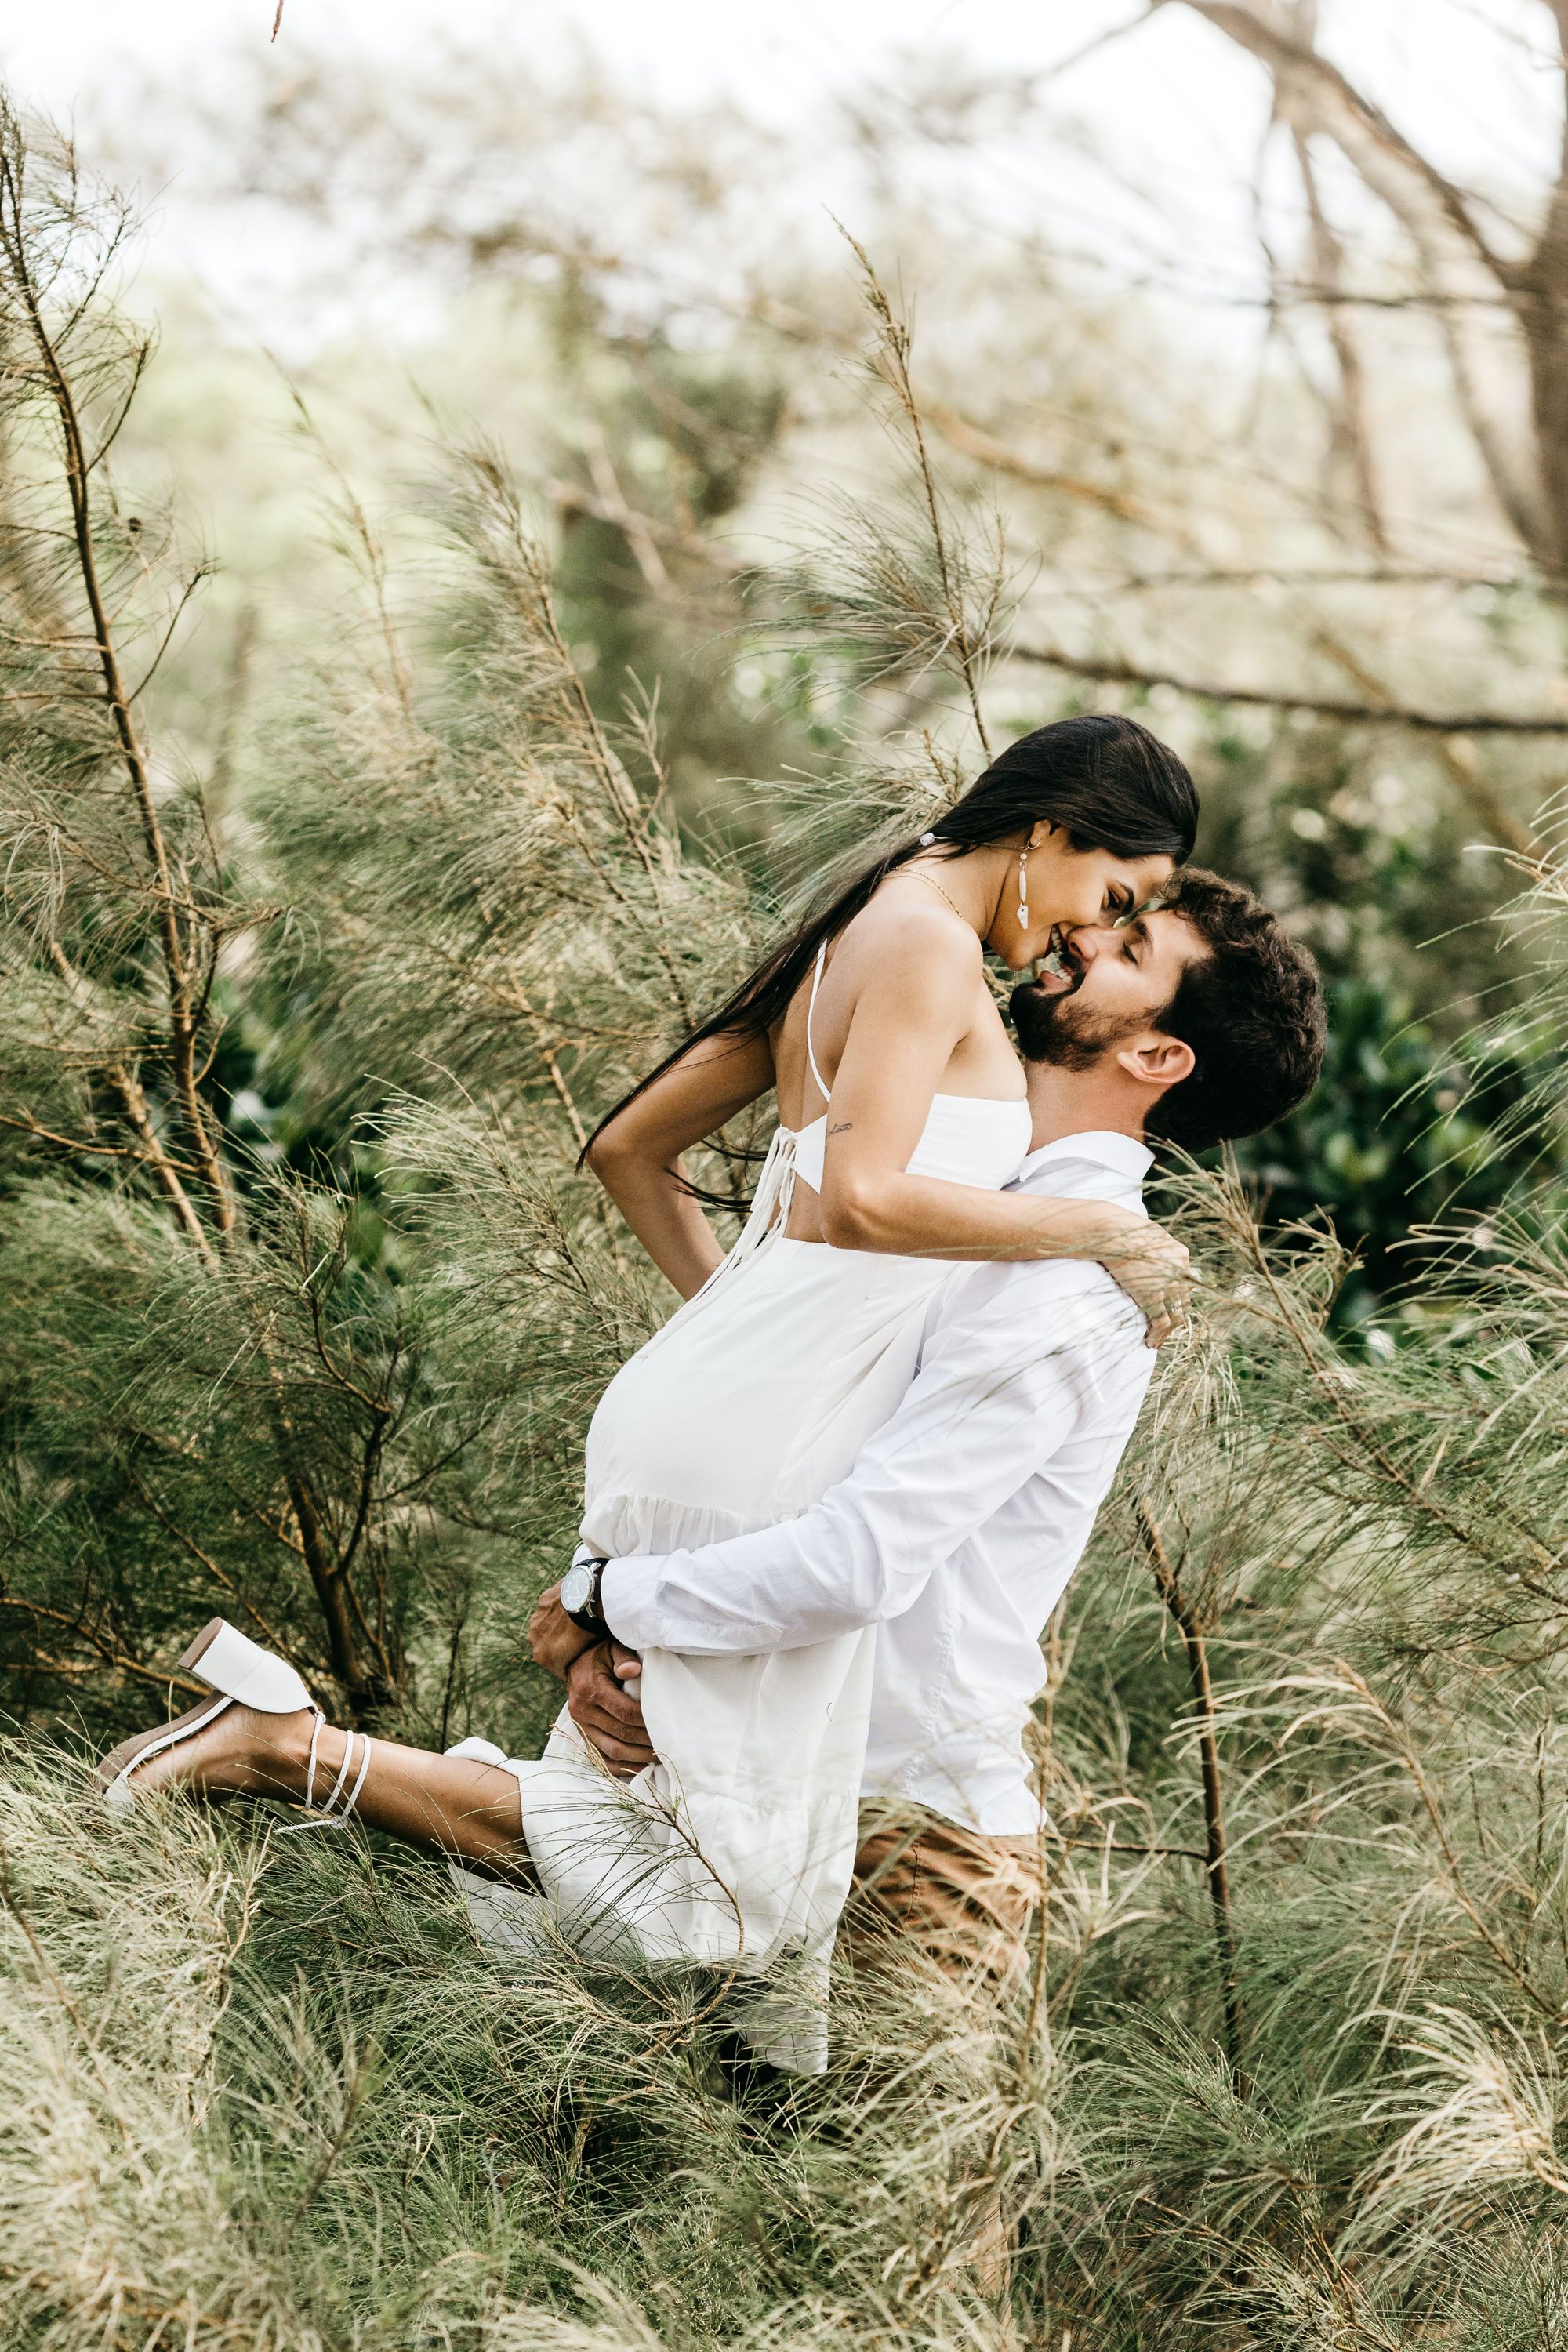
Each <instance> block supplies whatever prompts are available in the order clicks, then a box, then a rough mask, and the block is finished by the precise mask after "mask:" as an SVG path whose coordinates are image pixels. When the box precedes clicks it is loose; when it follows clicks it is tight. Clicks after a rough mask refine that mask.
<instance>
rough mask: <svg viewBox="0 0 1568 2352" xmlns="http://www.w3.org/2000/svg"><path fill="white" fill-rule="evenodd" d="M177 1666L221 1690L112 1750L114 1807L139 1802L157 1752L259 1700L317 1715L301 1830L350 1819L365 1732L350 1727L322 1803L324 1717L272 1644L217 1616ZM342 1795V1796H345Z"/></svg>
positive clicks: (109, 1780) (108, 1765)
mask: <svg viewBox="0 0 1568 2352" xmlns="http://www.w3.org/2000/svg"><path fill="white" fill-rule="evenodd" d="M179 1668H180V1670H182V1671H184V1673H186V1674H191V1675H195V1677H196V1679H197V1681H198V1682H204V1683H205V1684H206V1685H207V1687H208V1689H209V1690H212V1691H214V1692H216V1694H217V1696H216V1698H214V1699H211V1700H207V1699H204V1700H203V1701H202V1702H201V1703H200V1705H199V1706H193V1707H187V1708H186V1710H185V1712H184V1715H177V1716H176V1717H174V1721H173V1723H165V1724H162V1725H160V1726H159V1727H157V1728H156V1729H155V1730H153V1731H142V1732H138V1733H137V1734H136V1736H135V1738H132V1739H122V1740H121V1743H120V1745H119V1747H118V1748H111V1749H110V1753H109V1754H108V1755H107V1756H106V1757H105V1758H104V1759H103V1761H102V1763H101V1764H100V1766H99V1768H98V1777H99V1779H100V1781H101V1782H102V1784H103V1796H104V1802H105V1803H106V1804H108V1805H110V1807H112V1809H113V1810H114V1811H116V1812H127V1811H130V1809H131V1807H132V1805H134V1804H135V1802H136V1796H135V1791H134V1790H133V1789H132V1774H133V1773H134V1772H135V1771H136V1770H137V1769H138V1767H139V1766H141V1765H142V1764H147V1763H150V1762H151V1761H152V1759H153V1757H154V1756H162V1755H163V1754H164V1753H165V1751H166V1750H167V1749H169V1748H178V1747H180V1746H182V1745H183V1743H184V1741H185V1740H187V1739H194V1738H195V1736H196V1734H197V1733H198V1732H200V1731H205V1729H206V1727H207V1725H208V1724H209V1723H216V1721H217V1718H218V1717H219V1716H220V1715H222V1714H223V1713H224V1711H225V1710H226V1708H228V1707H231V1706H253V1707H255V1708H256V1709H257V1710H258V1712H259V1713H260V1714H262V1715H300V1714H302V1713H303V1712H304V1711H305V1710H306V1709H307V1708H308V1709H309V1710H310V1714H311V1715H312V1716H313V1717H314V1718H315V1720H314V1721H313V1722H312V1724H311V1726H310V1762H309V1764H308V1766H307V1768H306V1772H305V1811H307V1812H308V1813H309V1814H310V1816H311V1819H310V1822H300V1823H299V1827H300V1828H301V1829H309V1828H316V1827H319V1826H325V1825H327V1824H329V1823H341V1822H346V1821H347V1820H348V1819H349V1818H350V1816H351V1814H352V1813H353V1809H354V1807H355V1806H356V1805H357V1804H358V1802H359V1797H360V1790H362V1789H363V1787H364V1777H365V1774H366V1773H367V1772H368V1771H369V1769H370V1737H369V1734H368V1733H366V1732H363V1731H361V1732H353V1731H349V1732H345V1733H344V1735H343V1760H342V1767H341V1769H340V1770H339V1772H338V1777H337V1779H336V1780H334V1781H333V1783H332V1786H331V1791H330V1792H329V1794H328V1797H327V1800H326V1802H325V1803H324V1804H322V1805H318V1804H317V1803H316V1751H317V1749H318V1748H319V1746H320V1744H321V1732H322V1729H323V1728H324V1727H325V1724H326V1717H325V1716H324V1715H323V1714H322V1712H321V1708H320V1707H319V1706H317V1705H316V1702H315V1700H314V1699H313V1698H312V1697H311V1696H310V1691H309V1690H308V1689H307V1687H306V1685H305V1684H304V1682H303V1681H302V1680H301V1678H300V1675H298V1674H296V1672H295V1671H294V1668H293V1667H292V1666H291V1665H290V1664H289V1661H288V1660H287V1658H280V1657H279V1656H278V1655H277V1654H276V1653H275V1652H274V1651H272V1650H264V1649H262V1648H261V1646H260V1644H259V1643H256V1642H253V1641H252V1640H251V1639H250V1637H249V1635H248V1634H247V1633H241V1632H240V1631H239V1628H238V1627H237V1625H231V1624H229V1622H227V1620H226V1618H223V1617H215V1618H214V1619H213V1620H212V1622H211V1623H210V1624H208V1625H206V1626H205V1627H204V1628H203V1630H202V1632H201V1633H198V1634H197V1635H196V1638H195V1641H194V1642H193V1643H191V1645H190V1648H189V1649H188V1650H186V1651H185V1652H184V1655H183V1656H182V1657H181V1659H180V1661H179ZM356 1738H357V1739H359V1740H361V1741H362V1742H363V1752H362V1754H361V1757H360V1765H359V1771H358V1774H357V1775H356V1777H355V1779H354V1781H353V1787H352V1788H349V1789H348V1795H347V1797H346V1798H344V1797H343V1790H344V1789H345V1788H346V1787H348V1780H349V1773H350V1769H351V1768H352V1766H353V1753H354V1741H355V1739H356ZM340 1800H341V1802H340Z"/></svg>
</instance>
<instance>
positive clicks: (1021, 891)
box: [1018, 849, 1029, 931]
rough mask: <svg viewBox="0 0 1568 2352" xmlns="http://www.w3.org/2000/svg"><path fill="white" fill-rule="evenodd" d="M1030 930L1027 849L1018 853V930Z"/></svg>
mask: <svg viewBox="0 0 1568 2352" xmlns="http://www.w3.org/2000/svg"><path fill="white" fill-rule="evenodd" d="M1028 928H1029V853H1028V851H1027V849H1020V851H1019V852H1018V929H1020V930H1021V931H1026V930H1027V929H1028Z"/></svg>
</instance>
